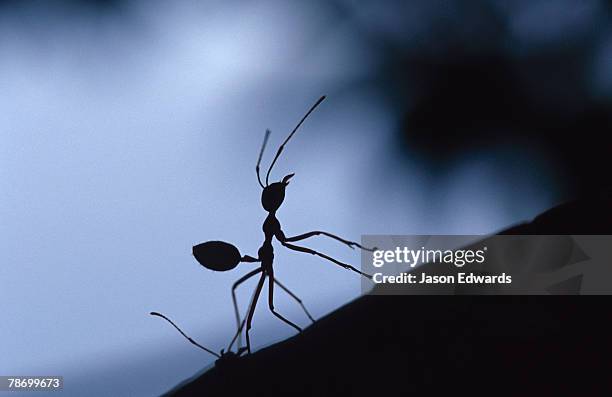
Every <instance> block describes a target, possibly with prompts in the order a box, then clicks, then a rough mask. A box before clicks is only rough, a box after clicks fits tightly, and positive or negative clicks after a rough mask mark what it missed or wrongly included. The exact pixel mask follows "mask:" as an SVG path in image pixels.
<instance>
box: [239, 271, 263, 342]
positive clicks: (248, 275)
mask: <svg viewBox="0 0 612 397" xmlns="http://www.w3.org/2000/svg"><path fill="white" fill-rule="evenodd" d="M262 270H263V269H262V268H259V269H255V270H253V271H251V272H249V273H247V274H245V275H244V276H242V277H240V278H239V279H238V281H236V282H235V283H234V285H232V301H233V302H234V313H235V314H236V327H237V335H236V337H237V338H238V348H239V349H240V348H241V345H242V338H240V334H241V332H242V328H243V327H244V324H242V325H240V311H239V310H238V301H237V300H236V288H238V286H239V285H240V284H242V283H243V282H245V281H246V280H248V279H249V278H251V277H253V276H254V275H256V274H258V273H260V272H261V271H262ZM234 340H236V338H234V339H233V340H232V344H234V342H233V341H234Z"/></svg>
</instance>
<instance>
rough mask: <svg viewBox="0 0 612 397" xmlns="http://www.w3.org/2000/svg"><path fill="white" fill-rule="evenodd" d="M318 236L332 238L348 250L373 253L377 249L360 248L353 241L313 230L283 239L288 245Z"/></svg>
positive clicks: (359, 245)
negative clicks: (356, 249) (358, 249)
mask: <svg viewBox="0 0 612 397" xmlns="http://www.w3.org/2000/svg"><path fill="white" fill-rule="evenodd" d="M320 234H322V235H324V236H327V237H330V238H333V239H334V240H337V241H340V242H341V243H342V244H345V245H347V246H348V247H349V248H350V249H355V247H357V248H360V249H362V250H364V251H370V252H374V251H376V249H377V248H376V247H374V248H366V247H364V246H362V245H361V244H359V243H356V242H354V241H349V240H345V239H343V238H342V237H338V236H336V235H334V234H331V233H327V232H323V231H320V230H315V231H314V232H308V233H304V234H300V235H297V236H293V237H287V238H286V239H285V241H287V242H289V243H290V242H292V241H300V240H304V239H307V238H310V237H312V236H318V235H320Z"/></svg>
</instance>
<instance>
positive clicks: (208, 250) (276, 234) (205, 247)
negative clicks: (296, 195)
mask: <svg viewBox="0 0 612 397" xmlns="http://www.w3.org/2000/svg"><path fill="white" fill-rule="evenodd" d="M324 99H325V96H322V97H321V98H319V100H318V101H317V102H316V103H315V104H314V105H313V106H312V107H311V108H310V109H309V110H308V112H306V114H305V115H304V116H303V117H302V119H301V120H300V121H299V123H298V124H297V125H296V126H295V128H294V129H293V130H292V131H291V133H290V134H289V136H288V137H287V138H286V139H285V140H284V141H283V143H282V144H281V145H280V147H279V148H278V150H277V152H276V155H275V156H274V159H273V160H272V162H271V163H270V167H269V168H268V172H267V173H266V180H265V181H266V184H265V185H264V184H263V182H262V180H261V176H260V173H259V166H260V164H261V159H262V156H263V153H264V150H265V148H266V144H267V142H268V138H269V136H270V130H266V134H265V136H264V141H263V144H262V146H261V150H260V152H259V158H258V159H257V165H256V166H255V172H256V174H257V181H258V182H259V185H260V186H261V188H262V189H263V190H262V193H261V204H262V206H263V208H264V210H266V212H267V213H268V215H267V217H266V219H265V220H264V223H263V227H262V228H263V232H264V242H263V244H262V245H261V247H260V248H259V250H258V252H257V258H255V257H252V256H249V255H244V256H242V255H241V254H240V251H239V250H238V248H236V247H235V246H234V245H232V244H229V243H226V242H223V241H207V242H205V243H202V244H198V245H196V246H194V247H193V255H194V257H195V258H196V260H197V261H198V262H199V263H200V264H201V265H203V266H204V267H206V268H208V269H211V270H216V271H228V270H231V269H234V268H235V267H236V266H238V264H239V263H260V267H258V268H257V269H255V270H252V271H250V272H249V273H247V274H246V275H244V276H243V277H241V278H240V279H238V280H237V281H236V282H235V283H234V285H233V286H232V300H233V303H234V311H235V315H236V326H237V328H238V329H237V331H236V334H235V335H234V337H233V339H232V340H231V342H230V344H229V346H228V348H227V351H228V352H227V353H223V351H221V354H216V353H214V352H212V351H211V350H209V349H206V348H204V347H203V346H201V345H199V344H197V343H196V342H194V341H193V340H192V339H191V338H189V337H188V336H187V335H185V334H184V333H183V331H181V330H180V329H179V328H178V327H177V326H176V325H175V324H174V323H172V322H171V321H170V320H169V319H168V318H167V317H165V316H163V315H161V314H159V313H151V314H154V315H158V316H160V317H163V318H165V319H166V320H168V321H169V322H170V323H171V324H172V325H173V326H174V327H175V328H176V329H177V330H178V331H179V332H181V334H183V336H185V337H186V338H187V339H188V340H189V341H190V342H191V343H193V344H195V345H196V346H198V347H200V348H201V349H203V350H205V351H207V352H209V353H211V354H214V355H215V356H217V357H218V358H223V357H224V356H227V355H228V354H232V355H236V356H240V355H241V354H242V353H244V351H247V352H249V353H250V352H251V341H250V337H249V330H250V329H251V324H252V320H253V315H254V313H255V307H256V305H257V301H258V300H259V296H260V294H261V291H262V289H263V287H264V282H265V280H266V278H267V279H268V307H269V308H270V311H271V312H272V314H274V315H275V316H276V317H278V318H279V319H280V320H282V321H283V322H285V323H286V324H288V325H289V326H291V327H293V328H295V329H296V330H297V331H299V332H301V331H302V329H301V328H300V327H299V326H297V325H296V324H294V323H293V322H291V321H289V320H288V319H286V318H285V317H283V316H282V315H281V314H279V313H278V312H277V311H276V310H275V309H274V287H275V286H278V287H280V288H281V289H282V290H283V291H285V292H286V293H287V294H289V296H291V297H292V298H293V299H295V300H296V301H297V302H298V303H299V304H300V306H301V307H302V309H303V310H304V312H305V313H306V315H307V316H308V318H309V319H310V320H311V321H312V322H314V318H313V317H312V316H311V315H310V313H309V312H308V310H307V309H306V307H305V306H304V304H303V303H302V301H301V299H300V298H298V296H297V295H296V294H294V293H293V292H292V291H291V290H289V288H287V287H286V286H285V285H283V284H282V283H281V282H280V281H279V280H278V279H276V277H275V276H274V268H273V266H272V265H273V261H274V249H273V247H272V241H273V240H274V239H276V240H277V241H278V242H279V243H280V244H282V245H283V246H284V247H286V248H288V249H290V250H293V251H297V252H303V253H306V254H310V255H315V256H318V257H320V258H323V259H326V260H328V261H330V262H332V263H334V264H336V265H338V266H341V267H343V268H345V269H348V270H351V271H353V272H355V273H358V274H360V275H362V276H364V277H367V278H371V276H370V275H368V274H366V273H363V272H361V271H360V270H358V269H356V268H355V267H353V266H351V265H349V264H347V263H343V262H341V261H339V260H336V259H334V258H332V257H330V256H328V255H326V254H323V253H320V252H318V251H315V250H313V249H310V248H306V247H302V246H299V245H295V244H293V243H294V242H296V241H301V240H305V239H307V238H310V237H314V236H325V237H329V238H332V239H334V240H336V241H339V242H340V243H342V244H345V245H346V246H348V247H349V248H351V249H354V248H355V247H357V248H360V249H362V250H365V251H374V250H376V248H365V247H363V246H361V245H360V244H358V243H356V242H354V241H349V240H345V239H343V238H341V237H338V236H336V235H334V234H331V233H328V232H324V231H319V230H315V231H311V232H307V233H303V234H299V235H296V236H292V237H287V236H285V233H284V232H283V230H282V229H281V225H280V222H279V221H278V219H277V218H276V211H277V210H278V209H279V208H280V206H281V205H282V204H283V201H284V199H285V190H286V188H287V186H288V185H289V180H290V179H291V178H292V177H293V176H294V174H289V175H287V176H285V177H284V178H283V179H282V180H281V181H279V182H274V183H269V179H270V172H271V171H272V168H273V167H274V164H276V160H278V158H279V156H280V155H281V153H282V152H283V149H284V148H285V145H286V144H287V142H289V140H290V139H291V138H292V137H293V135H294V134H295V133H296V131H297V130H298V129H299V128H300V126H301V125H302V123H304V121H305V120H306V119H307V118H308V116H309V115H310V114H311V113H312V112H313V111H314V110H315V108H316V107H317V106H319V104H320V103H321V102H322V101H323V100H324ZM257 275H259V281H258V283H257V287H256V289H255V292H254V294H253V298H252V299H251V302H250V305H249V308H248V311H247V314H246V316H245V318H244V319H242V320H241V319H240V312H239V310H238V303H237V301H236V288H238V286H239V285H240V284H242V283H243V282H245V281H246V280H248V279H250V278H252V277H255V276H257ZM245 325H246V331H245V333H246V347H245V348H241V347H240V339H241V334H242V331H243V329H244V328H245ZM236 340H238V341H239V347H238V350H237V352H236V353H230V352H232V350H231V349H232V346H233V344H234V343H235V342H236Z"/></svg>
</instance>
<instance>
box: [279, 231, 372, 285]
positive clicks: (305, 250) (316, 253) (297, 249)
mask: <svg viewBox="0 0 612 397" xmlns="http://www.w3.org/2000/svg"><path fill="white" fill-rule="evenodd" d="M280 243H281V244H282V245H284V246H285V247H287V248H289V249H291V250H294V251H299V252H305V253H307V254H310V255H316V256H319V257H321V258H323V259H327V260H328V261H330V262H333V263H335V264H336V265H339V266H342V267H343V268H345V269H348V270H352V271H354V272H356V273H359V274H361V275H362V276H364V277H367V278H369V279H372V276H371V275H369V274H367V273H364V272H362V271H361V270H358V269H356V268H355V267H354V266H351V265H349V264H347V263H343V262H340V261H339V260H337V259H334V258H332V257H331V256H328V255H325V254H322V253H320V252H317V251H315V250H313V249H310V248H306V247H300V246H299V245H293V244H289V243H287V242H286V240H285V241H281V242H280Z"/></svg>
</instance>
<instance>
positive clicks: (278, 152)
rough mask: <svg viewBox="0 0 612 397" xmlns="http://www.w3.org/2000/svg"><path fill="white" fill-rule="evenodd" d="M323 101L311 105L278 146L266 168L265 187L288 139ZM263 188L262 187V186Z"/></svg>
mask: <svg viewBox="0 0 612 397" xmlns="http://www.w3.org/2000/svg"><path fill="white" fill-rule="evenodd" d="M324 99H325V95H323V96H322V97H321V98H319V100H318V101H317V102H316V103H315V104H314V105H312V107H311V108H310V110H309V111H308V112H306V114H305V115H304V117H302V119H301V120H300V122H299V123H298V124H297V125H296V126H295V128H294V129H293V131H291V133H290V134H289V136H288V137H287V139H285V142H283V144H282V145H280V147H279V148H278V151H277V152H276V156H275V157H274V160H272V164H270V168H268V173H267V174H266V186H268V179H269V178H270V171H272V167H274V164H275V163H276V160H277V159H278V156H280V154H281V153H282V152H283V149H284V148H285V145H286V144H287V142H289V139H291V137H292V136H293V134H295V132H296V131H297V130H298V128H300V126H301V125H302V123H303V122H304V120H306V118H307V117H308V116H310V113H312V112H313V110H315V108H316V107H317V106H319V104H320V103H321V102H323V100H324ZM262 187H263V186H262Z"/></svg>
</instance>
